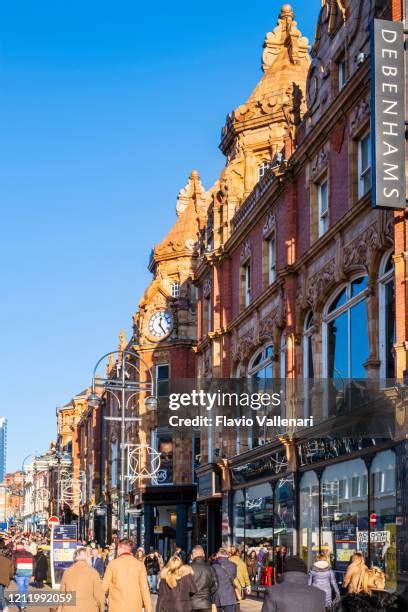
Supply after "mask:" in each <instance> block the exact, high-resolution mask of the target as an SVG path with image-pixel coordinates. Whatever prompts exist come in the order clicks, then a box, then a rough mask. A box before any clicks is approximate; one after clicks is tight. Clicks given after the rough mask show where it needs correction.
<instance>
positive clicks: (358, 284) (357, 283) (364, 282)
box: [350, 276, 368, 297]
mask: <svg viewBox="0 0 408 612" xmlns="http://www.w3.org/2000/svg"><path fill="white" fill-rule="evenodd" d="M367 286H368V276H362V277H361V278H356V280H353V282H352V283H351V296H350V297H354V296H355V295H358V294H359V293H361V292H362V291H364V289H367Z"/></svg>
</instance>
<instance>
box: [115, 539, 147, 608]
mask: <svg viewBox="0 0 408 612" xmlns="http://www.w3.org/2000/svg"><path fill="white" fill-rule="evenodd" d="M132 545H133V542H132V541H131V540H128V539H122V540H119V542H118V556H117V558H116V559H113V561H110V563H109V564H108V566H107V568H106V571H105V576H104V577H103V588H104V591H105V593H106V594H107V596H108V604H109V612H124V610H131V611H132V612H142V609H143V608H144V610H145V612H152V602H151V599H150V593H149V585H148V583H147V575H146V568H145V566H144V564H143V563H141V562H140V561H138V560H137V559H135V558H134V556H133V555H132Z"/></svg>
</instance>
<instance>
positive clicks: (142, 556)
mask: <svg viewBox="0 0 408 612" xmlns="http://www.w3.org/2000/svg"><path fill="white" fill-rule="evenodd" d="M135 559H137V560H138V561H141V562H142V563H144V560H145V554H144V550H143V548H140V547H139V548H138V549H137V551H136V554H135Z"/></svg>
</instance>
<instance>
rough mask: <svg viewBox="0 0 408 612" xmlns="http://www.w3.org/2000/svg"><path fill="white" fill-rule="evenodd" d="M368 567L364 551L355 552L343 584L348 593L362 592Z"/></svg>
mask: <svg viewBox="0 0 408 612" xmlns="http://www.w3.org/2000/svg"><path fill="white" fill-rule="evenodd" d="M367 569H368V567H367V565H366V564H365V561H364V557H363V555H362V553H361V552H356V553H354V555H353V556H352V557H351V563H350V565H349V566H348V568H347V571H346V575H345V576H344V580H343V586H344V588H345V589H347V592H348V593H360V592H361V591H362V590H363V579H364V574H365V573H366V571H367Z"/></svg>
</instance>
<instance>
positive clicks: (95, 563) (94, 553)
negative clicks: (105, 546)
mask: <svg viewBox="0 0 408 612" xmlns="http://www.w3.org/2000/svg"><path fill="white" fill-rule="evenodd" d="M91 565H92V567H93V568H94V569H95V570H96V571H97V572H98V574H99V576H100V577H101V578H103V575H104V573H105V564H104V562H103V559H102V557H101V556H100V555H99V551H98V549H97V548H91Z"/></svg>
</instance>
